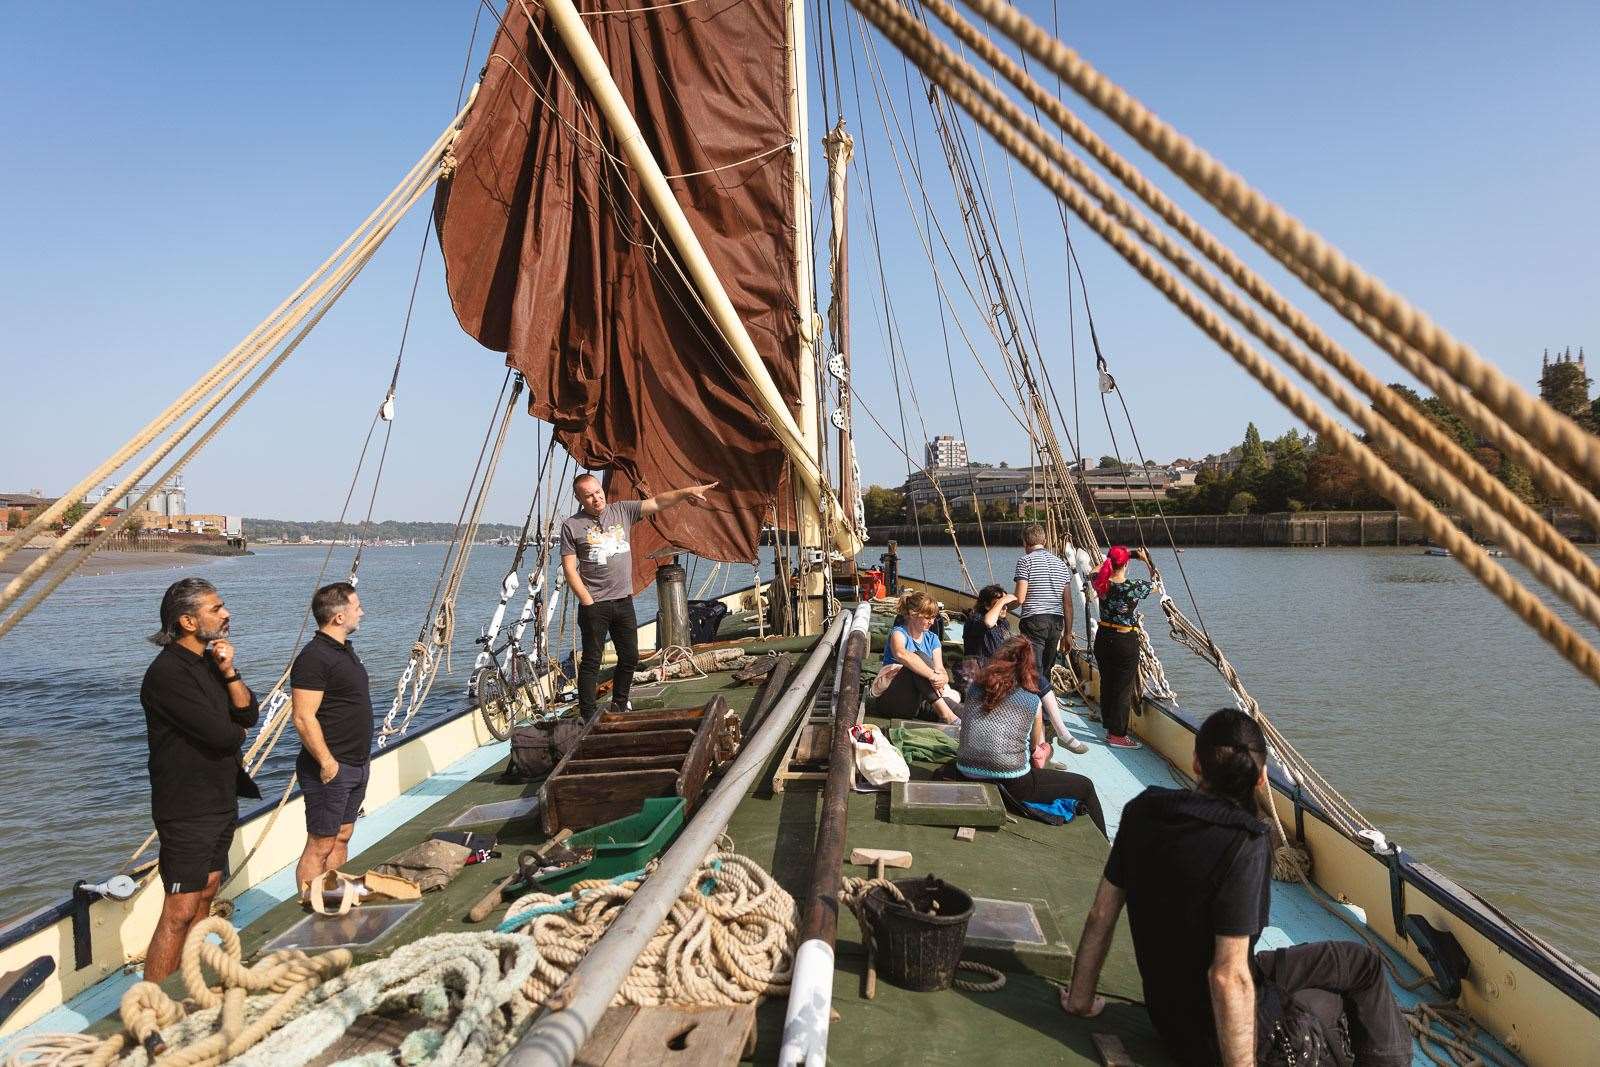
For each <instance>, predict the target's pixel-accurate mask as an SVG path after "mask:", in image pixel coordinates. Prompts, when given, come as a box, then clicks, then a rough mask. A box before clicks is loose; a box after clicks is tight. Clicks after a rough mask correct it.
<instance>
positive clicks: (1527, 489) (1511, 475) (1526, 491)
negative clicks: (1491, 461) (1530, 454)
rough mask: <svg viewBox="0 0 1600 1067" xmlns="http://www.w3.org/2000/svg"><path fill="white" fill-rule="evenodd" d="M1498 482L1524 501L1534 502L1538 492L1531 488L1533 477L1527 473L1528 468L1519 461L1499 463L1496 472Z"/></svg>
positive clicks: (1536, 499)
mask: <svg viewBox="0 0 1600 1067" xmlns="http://www.w3.org/2000/svg"><path fill="white" fill-rule="evenodd" d="M1498 477H1499V479H1500V483H1501V484H1502V485H1504V486H1505V487H1506V488H1507V489H1509V490H1511V491H1512V492H1513V493H1515V494H1516V495H1517V496H1519V497H1521V498H1522V500H1523V502H1524V503H1528V504H1535V503H1537V502H1538V499H1539V494H1538V493H1537V492H1536V491H1535V490H1534V488H1533V477H1532V476H1531V475H1530V474H1529V473H1528V468H1526V467H1524V466H1522V464H1520V463H1512V462H1510V461H1506V462H1502V463H1501V464H1500V471H1499V474H1498Z"/></svg>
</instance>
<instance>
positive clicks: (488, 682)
mask: <svg viewBox="0 0 1600 1067" xmlns="http://www.w3.org/2000/svg"><path fill="white" fill-rule="evenodd" d="M473 691H474V692H475V693H477V694H478V712H479V714H481V715H482V716H483V724H484V725H485V726H487V727H488V728H489V732H490V733H491V734H493V735H494V737H495V740H497V741H504V740H506V738H508V737H510V736H511V719H512V715H513V713H514V711H515V710H516V700H515V698H513V697H512V696H511V695H510V694H509V693H507V692H506V685H505V680H504V679H502V678H501V677H500V670H499V668H497V667H495V666H494V665H493V664H491V665H489V666H487V667H480V668H478V673H477V676H476V677H475V678H474V679H473Z"/></svg>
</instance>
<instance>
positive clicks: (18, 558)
mask: <svg viewBox="0 0 1600 1067" xmlns="http://www.w3.org/2000/svg"><path fill="white" fill-rule="evenodd" d="M43 554H44V549H39V548H24V549H21V550H20V551H18V552H17V553H16V554H14V555H11V556H8V557H6V558H5V559H3V560H0V574H19V573H21V572H22V570H23V568H25V567H27V566H28V565H29V564H30V563H32V562H33V561H34V560H36V559H38V558H39V557H40V556H42V555H43ZM234 558H236V557H234V556H215V555H210V554H207V553H204V552H140V551H117V550H114V549H113V550H107V551H101V552H96V553H95V554H94V555H92V556H90V557H89V560H88V562H86V563H85V564H84V565H83V566H82V567H80V568H79V569H78V570H77V572H76V573H74V574H73V577H74V578H96V577H102V576H104V575H108V574H132V573H136V572H139V571H160V570H172V571H178V570H188V569H189V568H191V567H203V566H208V565H210V564H212V563H216V562H217V561H218V560H222V559H234Z"/></svg>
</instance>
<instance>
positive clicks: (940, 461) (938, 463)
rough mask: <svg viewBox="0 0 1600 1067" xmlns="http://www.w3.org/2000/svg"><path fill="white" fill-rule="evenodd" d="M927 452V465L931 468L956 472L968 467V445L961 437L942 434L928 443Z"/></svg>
mask: <svg viewBox="0 0 1600 1067" xmlns="http://www.w3.org/2000/svg"><path fill="white" fill-rule="evenodd" d="M926 451H927V457H928V459H927V464H926V465H927V466H929V467H936V468H938V469H939V470H954V469H957V468H962V467H966V466H967V465H968V461H967V443H966V442H965V441H963V440H962V439H961V438H959V437H951V436H950V435H949V434H940V435H939V436H938V437H935V438H934V439H933V440H931V441H929V442H928V443H927V446H926Z"/></svg>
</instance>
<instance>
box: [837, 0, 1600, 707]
mask: <svg viewBox="0 0 1600 1067" xmlns="http://www.w3.org/2000/svg"><path fill="white" fill-rule="evenodd" d="M852 2H853V3H854V4H855V5H856V6H857V7H858V8H859V9H860V10H862V11H863V12H864V13H866V14H867V15H868V17H869V18H872V19H873V21H874V24H875V25H878V27H879V29H880V30H881V31H882V32H884V33H885V35H886V36H888V37H890V39H891V40H892V41H894V43H895V44H896V47H899V48H900V49H901V50H902V51H905V52H906V53H907V54H908V55H909V56H910V57H911V58H912V60H913V62H915V63H917V65H918V66H919V67H922V68H923V69H924V71H925V72H926V73H928V74H929V75H930V77H933V78H934V79H935V80H936V81H939V82H940V84H941V87H942V88H944V89H945V91H946V92H947V93H948V94H949V95H950V96H951V98H952V99H954V100H955V101H956V102H957V103H958V104H960V106H961V107H962V108H963V109H964V110H966V111H967V112H968V113H969V114H971V115H972V116H973V117H974V118H976V119H977V120H978V121H979V122H980V124H982V125H983V126H984V128H985V129H986V130H988V131H989V133H990V134H991V135H992V136H994V137H995V138H996V139H997V140H998V141H1000V143H1001V144H1002V145H1003V146H1004V147H1005V148H1006V149H1007V151H1009V152H1011V153H1012V154H1014V155H1015V156H1017V158H1018V159H1019V160H1020V161H1021V162H1022V163H1023V164H1024V165H1025V166H1027V167H1028V169H1029V170H1031V171H1032V172H1033V173H1034V174H1035V176H1036V177H1038V178H1039V179H1040V180H1041V181H1042V182H1044V183H1045V185H1046V186H1048V187H1049V188H1050V189H1051V190H1052V191H1053V192H1054V193H1055V194H1056V195H1057V196H1058V197H1060V198H1062V199H1063V200H1064V201H1065V202H1066V203H1067V204H1068V206H1069V207H1071V208H1072V210H1073V212H1074V213H1075V214H1077V215H1078V216H1079V217H1080V218H1081V219H1083V220H1084V221H1085V222H1087V223H1088V224H1089V225H1090V227H1091V228H1092V229H1094V230H1095V231H1096V232H1097V233H1098V234H1100V236H1101V237H1102V238H1104V239H1105V240H1106V241H1107V242H1108V243H1110V244H1111V245H1112V247H1113V248H1114V249H1115V250H1116V251H1117V252H1118V254H1119V255H1121V256H1122V257H1123V258H1124V259H1125V260H1127V261H1128V262H1129V264H1130V265H1132V266H1133V267H1134V268H1135V269H1136V270H1137V271H1138V272H1139V273H1140V274H1141V275H1143V276H1144V277H1145V279H1146V280H1147V281H1149V282H1150V283H1151V284H1152V285H1153V286H1154V287H1155V288H1156V289H1157V290H1158V291H1160V292H1161V293H1162V294H1163V295H1164V296H1166V297H1167V299H1168V300H1170V301H1171V302H1172V303H1173V304H1174V305H1176V306H1177V307H1178V308H1179V310H1181V311H1183V312H1184V314H1185V315H1187V316H1188V317H1189V318H1190V319H1191V320H1192V321H1193V322H1194V323H1195V324H1196V325H1197V326H1199V327H1200V329H1201V330H1202V331H1203V332H1204V333H1206V335H1207V336H1208V337H1210V338H1211V339H1212V340H1213V341H1214V342H1215V343H1216V344H1217V345H1218V346H1219V347H1221V348H1222V349H1223V350H1224V351H1225V352H1227V353H1228V354H1229V355H1230V356H1231V357H1232V358H1233V359H1234V360H1235V361H1236V362H1238V363H1239V364H1240V365H1241V366H1242V367H1244V369H1245V370H1246V371H1248V372H1249V373H1250V374H1251V376H1252V377H1254V378H1256V380H1257V381H1259V382H1260V383H1261V384H1262V385H1263V386H1265V387H1266V388H1267V390H1268V391H1269V392H1270V393H1272V394H1273V396H1274V397H1275V398H1277V399H1278V400H1279V402H1280V403H1282V404H1283V405H1284V406H1285V407H1287V408H1289V410H1290V411H1291V412H1293V413H1294V414H1295V415H1296V416H1297V417H1298V418H1300V419H1301V421H1302V422H1304V423H1305V424H1306V425H1307V426H1309V427H1310V428H1311V429H1313V430H1314V431H1315V432H1317V433H1318V434H1319V435H1322V436H1325V437H1326V438H1327V439H1328V440H1329V441H1330V443H1331V444H1332V445H1333V446H1334V447H1335V448H1336V449H1337V450H1338V451H1340V452H1341V453H1343V454H1344V455H1345V456H1346V457H1347V458H1349V459H1350V460H1351V461H1352V462H1353V463H1354V464H1355V466H1356V468H1357V470H1358V471H1359V472H1360V474H1361V475H1362V476H1363V478H1365V479H1366V480H1367V482H1368V483H1369V484H1370V485H1372V486H1373V487H1374V488H1375V489H1377V490H1378V491H1379V492H1381V493H1383V495H1385V496H1387V497H1388V498H1389V499H1390V500H1392V501H1394V502H1395V504H1396V506H1397V507H1398V508H1399V509H1400V510H1401V511H1403V512H1405V513H1406V514H1408V515H1409V516H1410V517H1412V518H1413V519H1414V520H1416V521H1417V522H1418V523H1419V524H1420V525H1421V526H1422V527H1423V529H1424V530H1425V531H1426V532H1427V533H1428V535H1429V536H1430V537H1432V538H1433V540H1435V541H1436V542H1438V543H1439V544H1441V545H1443V546H1444V547H1445V548H1447V549H1449V550H1450V551H1451V552H1452V554H1454V555H1456V556H1458V557H1459V558H1460V560H1461V562H1462V563H1463V565H1465V566H1466V567H1467V568H1468V569H1469V570H1470V571H1472V573H1473V574H1474V575H1475V576H1477V577H1478V579H1479V580H1480V581H1481V582H1482V583H1483V584H1484V585H1485V586H1486V587H1488V588H1489V589H1490V591H1491V592H1493V593H1494V594H1495V595H1496V596H1497V597H1499V598H1500V599H1501V600H1502V602H1504V603H1505V604H1506V605H1507V606H1508V607H1510V608H1511V609H1512V610H1513V611H1514V612H1515V613H1516V614H1517V615H1518V616H1519V617H1520V618H1522V619H1523V620H1524V621H1525V622H1527V623H1528V624H1529V625H1530V626H1531V627H1532V628H1533V629H1535V630H1536V631H1537V632H1538V633H1539V634H1540V636H1542V637H1544V638H1545V639H1546V640H1547V641H1549V642H1550V643H1551V644H1552V645H1553V646H1555V647H1556V649H1557V650H1558V651H1559V652H1561V654H1562V655H1563V656H1564V657H1565V658H1566V659H1567V660H1568V661H1569V662H1571V663H1572V664H1573V665H1574V666H1575V667H1577V668H1578V669H1579V670H1580V671H1581V672H1583V673H1584V674H1585V675H1587V676H1588V677H1590V678H1592V679H1594V680H1595V681H1597V682H1600V652H1597V651H1596V650H1595V649H1594V648H1593V647H1592V646H1591V645H1590V644H1589V643H1588V642H1587V641H1586V640H1584V639H1583V638H1582V637H1580V636H1579V635H1578V634H1577V633H1576V632H1575V631H1573V630H1572V628H1571V627H1569V626H1568V625H1567V624H1566V623H1565V622H1564V621H1563V620H1562V619H1561V618H1560V617H1558V616H1557V615H1556V614H1555V613H1554V612H1552V611H1551V610H1550V609H1549V608H1548V607H1547V606H1546V605H1545V604H1544V603H1543V601H1541V600H1540V599H1539V598H1538V597H1537V595H1535V594H1534V593H1533V592H1531V591H1530V590H1528V589H1526V588H1524V587H1523V586H1522V585H1521V584H1520V583H1518V582H1517V581H1516V579H1515V578H1514V577H1512V576H1511V575H1510V574H1509V573H1508V572H1507V571H1505V570H1504V569H1503V568H1500V567H1498V566H1496V565H1495V564H1494V563H1493V562H1492V561H1491V560H1490V558H1489V557H1488V555H1487V553H1485V552H1484V551H1483V550H1482V549H1481V548H1479V547H1478V546H1477V545H1475V544H1474V543H1473V542H1472V541H1471V539H1470V538H1468V537H1467V536H1466V535H1465V534H1464V533H1462V532H1461V531H1460V530H1459V529H1457V528H1456V526H1455V525H1454V524H1453V523H1451V522H1450V521H1449V520H1448V519H1447V518H1446V517H1445V516H1443V515H1442V514H1441V513H1440V512H1438V511H1437V509H1435V508H1434V507H1433V506H1432V505H1431V504H1430V503H1429V502H1428V501H1427V500H1426V499H1425V498H1424V497H1423V496H1422V494H1421V493H1420V492H1418V491H1417V490H1416V489H1414V488H1413V487H1412V486H1411V485H1410V484H1409V483H1408V482H1406V481H1405V480H1404V479H1403V478H1401V477H1400V476H1399V475H1398V474H1396V473H1395V472H1394V471H1392V470H1391V469H1390V468H1389V467H1388V466H1387V465H1386V464H1385V463H1384V462H1383V460H1382V459H1381V458H1380V457H1379V456H1377V455H1376V454H1375V453H1374V452H1373V451H1372V450H1371V449H1370V448H1368V447H1367V446H1366V445H1364V444H1363V443H1361V442H1360V441H1358V440H1357V439H1356V438H1355V437H1354V436H1353V435H1351V434H1350V433H1349V432H1348V431H1347V430H1345V429H1344V427H1343V426H1341V425H1340V424H1339V423H1338V422H1336V421H1335V420H1334V419H1333V418H1331V417H1330V416H1329V415H1328V414H1327V413H1326V412H1325V411H1324V410H1323V409H1322V408H1321V407H1320V406H1318V405H1317V404H1315V403H1314V402H1313V401H1312V400H1311V399H1310V398H1309V397H1307V396H1306V395H1305V394H1304V393H1303V392H1302V391H1301V390H1300V389H1299V388H1297V387H1296V386H1295V385H1294V384H1293V383H1292V382H1291V381H1290V380H1289V379H1288V378H1287V377H1286V376H1284V375H1283V374H1282V373H1281V372H1279V371H1278V370H1277V369H1276V368H1274V367H1272V366H1271V365H1270V364H1269V363H1267V362H1266V361H1265V360H1264V359H1263V358H1262V357H1261V355H1260V354H1259V353H1257V352H1256V351H1255V350H1254V349H1253V348H1251V347H1250V346H1249V345H1248V344H1247V343H1245V341H1244V340H1243V339H1242V338H1241V337H1240V336H1239V335H1238V334H1237V333H1235V332H1234V331H1233V329H1232V328H1231V327H1229V326H1227V325H1226V324H1225V323H1223V322H1222V321H1221V320H1220V319H1219V318H1218V316H1217V315H1216V313H1215V312H1213V311H1212V310H1211V309H1210V307H1209V306H1207V305H1206V304H1205V303H1203V302H1202V301H1201V300H1200V299H1199V298H1198V297H1197V296H1196V295H1195V294H1194V293H1193V292H1192V291H1191V290H1189V289H1188V288H1187V287H1185V286H1184V285H1183V284H1182V283H1181V282H1179V281H1178V280H1177V279H1176V278H1175V277H1173V275H1172V274H1171V273H1170V272H1168V271H1167V270H1166V269H1165V268H1163V267H1162V266H1161V265H1160V264H1158V263H1157V262H1156V261H1155V260H1154V259H1153V258H1152V257H1151V256H1150V254H1149V253H1148V252H1147V251H1146V250H1145V249H1144V248H1143V247H1141V246H1140V245H1139V244H1137V243H1135V241H1134V240H1133V238H1132V237H1130V236H1129V235H1128V234H1127V233H1126V232H1124V231H1123V230H1122V229H1121V227H1120V226H1119V225H1118V224H1117V223H1116V222H1115V221H1113V219H1112V218H1111V217H1110V216H1108V215H1107V214H1106V213H1105V212H1104V211H1102V210H1101V209H1100V208H1098V207H1096V206H1095V205H1094V204H1093V203H1092V202H1091V201H1090V200H1089V199H1088V198H1087V197H1086V196H1085V195H1084V194H1083V193H1082V192H1081V191H1079V190H1078V189H1077V188H1076V187H1075V186H1073V185H1072V184H1071V183H1070V182H1069V181H1068V180H1067V179H1066V176H1065V175H1063V174H1062V173H1061V172H1060V171H1058V170H1056V169H1055V168H1054V167H1053V166H1051V164H1050V161H1049V160H1048V159H1047V158H1046V156H1045V155H1044V154H1043V153H1042V152H1040V151H1039V150H1038V149H1037V148H1036V147H1034V145H1033V144H1032V143H1030V141H1029V140H1027V139H1025V138H1024V136H1023V135H1022V134H1020V133H1018V132H1017V131H1016V130H1015V129H1013V128H1011V127H1010V126H1009V125H1008V124H1007V123H1006V122H1005V121H1004V120H1003V119H1002V118H1001V116H1000V115H999V114H997V113H996V112H995V110H994V109H992V108H990V107H988V106H987V105H986V104H984V103H983V102H982V101H980V100H979V99H977V96H976V94H974V93H973V92H972V91H971V90H970V89H969V88H968V87H967V86H966V85H965V84H962V83H959V82H957V81H956V80H955V79H954V78H952V77H951V76H950V74H949V72H948V71H946V70H945V69H944V68H943V65H942V64H941V63H940V62H939V61H938V60H936V59H935V58H934V57H933V56H932V55H930V54H929V52H928V50H927V47H926V45H925V43H924V42H923V41H922V40H920V39H919V38H918V37H917V36H916V33H915V32H914V31H916V30H921V29H922V28H921V27H919V26H916V24H915V23H912V28H911V30H909V31H908V30H907V28H905V27H904V26H903V25H901V24H900V23H898V22H897V20H896V16H895V12H896V11H899V10H900V9H898V8H897V7H895V5H892V4H887V3H884V2H882V0H852ZM923 32H924V33H925V32H926V31H925V30H924V31H923ZM957 62H959V60H958V61H957ZM1019 117H1022V118H1023V120H1024V121H1025V122H1029V121H1031V120H1027V119H1026V117H1025V116H1019ZM1035 125H1036V124H1035ZM1427 462H1428V463H1429V464H1430V466H1435V469H1437V468H1436V465H1432V463H1431V461H1427ZM1515 538H1516V540H1518V541H1521V542H1522V543H1521V544H1518V545H1517V549H1518V551H1519V552H1527V553H1528V554H1529V555H1530V556H1532V555H1533V553H1532V549H1531V545H1529V544H1528V543H1527V541H1526V538H1524V537H1523V536H1522V535H1521V534H1520V533H1518V534H1515ZM1507 543H1508V544H1509V543H1510V542H1509V541H1508V542H1507ZM1519 558H1520V556H1519ZM1591 595H1592V594H1591Z"/></svg>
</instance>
